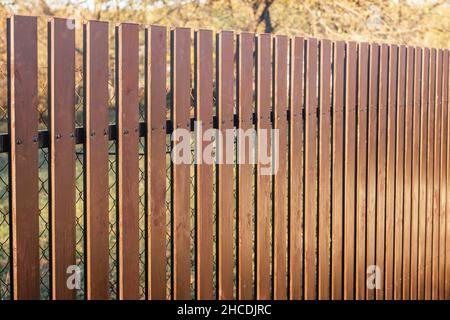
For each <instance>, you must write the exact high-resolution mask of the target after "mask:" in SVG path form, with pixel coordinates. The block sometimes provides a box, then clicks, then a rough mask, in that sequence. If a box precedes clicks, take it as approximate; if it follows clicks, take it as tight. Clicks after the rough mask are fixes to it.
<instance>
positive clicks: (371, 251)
mask: <svg viewBox="0 0 450 320" xmlns="http://www.w3.org/2000/svg"><path fill="white" fill-rule="evenodd" d="M379 57H380V46H379V45H378V44H376V43H374V44H371V45H370V67H369V68H370V69H369V74H370V80H369V81H370V82H369V105H368V132H367V213H366V266H365V272H366V274H370V272H373V271H374V270H373V269H371V268H372V267H371V266H374V265H375V241H376V237H375V223H376V192H377V125H378V124H377V113H378V93H379V92H378V90H379V76H380V73H379V71H380V70H379ZM375 290H376V289H374V288H371V287H369V286H368V285H366V299H368V300H373V299H374V298H375Z"/></svg>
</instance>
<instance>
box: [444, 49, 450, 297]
mask: <svg viewBox="0 0 450 320" xmlns="http://www.w3.org/2000/svg"><path fill="white" fill-rule="evenodd" d="M449 67H450V50H445V53H444V70H443V89H442V91H443V92H442V94H443V98H442V101H443V105H442V107H443V108H444V109H446V112H447V130H448V131H447V164H446V167H447V177H446V180H447V190H446V197H445V199H446V203H445V212H446V221H445V281H444V282H445V299H447V300H448V299H450V252H449V251H450V139H449V137H448V134H449V133H450V114H449V112H448V109H449V107H450V103H449V100H450V68H449Z"/></svg>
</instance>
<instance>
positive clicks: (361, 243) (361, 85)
mask: <svg viewBox="0 0 450 320" xmlns="http://www.w3.org/2000/svg"><path fill="white" fill-rule="evenodd" d="M358 53H359V57H358V66H359V70H358V71H359V72H358V77H359V79H358V133H357V137H358V142H357V148H358V149H357V150H358V152H357V155H356V157H357V164H356V179H357V182H356V195H357V198H356V269H355V270H356V282H355V285H356V297H355V298H356V299H358V300H364V299H365V291H366V289H365V288H366V270H365V257H366V250H365V247H366V241H365V240H366V187H367V185H366V179H367V175H366V164H367V107H368V99H369V93H368V90H369V45H368V44H367V43H360V44H359V52H358Z"/></svg>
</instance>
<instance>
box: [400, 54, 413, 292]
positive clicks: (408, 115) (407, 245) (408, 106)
mask: <svg viewBox="0 0 450 320" xmlns="http://www.w3.org/2000/svg"><path fill="white" fill-rule="evenodd" d="M406 59H407V61H406V66H407V67H406V102H405V149H404V150H405V164H404V166H405V169H404V174H405V177H404V192H405V193H404V202H403V210H404V214H403V263H402V270H403V271H402V274H403V276H402V280H403V283H402V285H403V288H402V296H403V299H404V300H409V299H410V294H411V293H410V288H411V215H412V212H411V209H412V203H411V200H412V188H411V184H412V147H413V144H412V143H413V93H414V91H413V89H414V87H413V85H414V48H413V47H408V48H407V58H406Z"/></svg>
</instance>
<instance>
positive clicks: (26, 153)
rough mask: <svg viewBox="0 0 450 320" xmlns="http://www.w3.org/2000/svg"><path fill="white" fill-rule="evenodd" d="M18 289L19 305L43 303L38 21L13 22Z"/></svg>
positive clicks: (11, 83) (11, 58)
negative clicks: (38, 142)
mask: <svg viewBox="0 0 450 320" xmlns="http://www.w3.org/2000/svg"><path fill="white" fill-rule="evenodd" d="M8 82H9V85H8V89H9V93H8V95H9V98H10V99H9V134H10V146H11V151H10V152H11V153H10V160H11V162H10V166H9V168H10V172H9V177H10V188H11V189H10V197H11V200H10V201H11V202H10V203H11V227H12V229H11V231H12V234H11V238H12V260H13V264H12V272H13V277H12V284H13V298H14V299H21V300H22V299H39V296H40V292H39V276H40V275H39V211H38V144H37V133H38V132H37V130H38V113H37V106H38V91H37V19H36V17H25V16H13V17H11V18H10V19H9V20H8Z"/></svg>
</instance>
